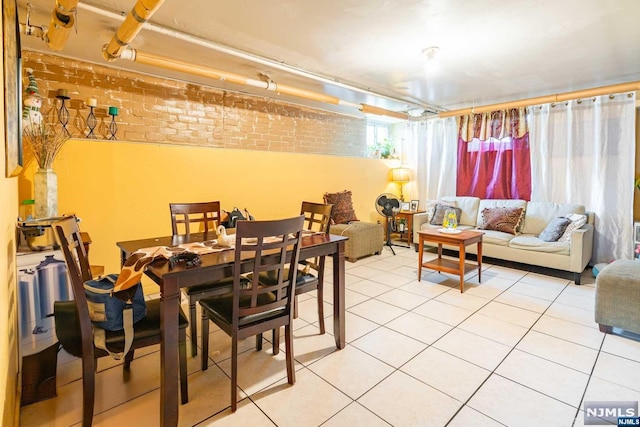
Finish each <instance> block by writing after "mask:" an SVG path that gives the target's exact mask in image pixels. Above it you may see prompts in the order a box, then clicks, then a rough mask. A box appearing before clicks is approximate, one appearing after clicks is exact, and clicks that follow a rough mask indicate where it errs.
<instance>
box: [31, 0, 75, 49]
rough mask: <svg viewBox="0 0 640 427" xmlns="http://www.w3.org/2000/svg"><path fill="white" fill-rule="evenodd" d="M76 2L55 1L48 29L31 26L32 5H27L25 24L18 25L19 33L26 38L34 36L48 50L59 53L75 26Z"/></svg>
mask: <svg viewBox="0 0 640 427" xmlns="http://www.w3.org/2000/svg"><path fill="white" fill-rule="evenodd" d="M77 6H78V0H56V6H55V8H54V9H53V12H52V13H51V22H50V24H49V27H45V26H37V25H31V11H32V9H33V5H31V4H30V3H28V4H27V20H26V23H24V24H20V31H21V32H22V33H23V34H25V35H27V36H35V37H37V38H39V39H42V40H43V41H45V42H46V43H47V46H49V48H50V49H52V50H56V51H60V50H62V49H63V48H64V46H65V45H66V44H67V40H69V34H70V33H71V29H72V28H73V27H74V26H75V25H76V13H77V11H78V9H77Z"/></svg>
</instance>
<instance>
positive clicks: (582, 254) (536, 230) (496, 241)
mask: <svg viewBox="0 0 640 427" xmlns="http://www.w3.org/2000/svg"><path fill="white" fill-rule="evenodd" d="M441 200H442V201H444V202H448V203H450V204H452V205H453V206H455V207H458V208H460V209H461V211H462V212H461V215H460V218H459V226H458V227H459V228H460V229H476V228H477V227H478V225H481V224H482V211H483V209H485V208H492V207H515V208H518V207H522V208H523V209H524V212H525V213H524V218H523V221H522V222H521V225H520V227H519V230H520V232H519V233H517V234H516V235H513V234H509V233H504V232H501V231H494V230H481V231H483V232H484V233H485V234H484V236H483V245H482V255H483V256H486V257H490V258H497V259H503V260H507V261H514V262H519V263H523V264H529V265H536V266H541V267H547V268H552V269H557V270H564V271H569V272H572V273H574V281H575V283H576V284H578V285H579V284H580V276H581V274H582V272H583V271H584V269H585V267H586V266H587V264H588V263H589V261H590V260H591V255H592V251H593V221H594V215H593V213H587V212H585V208H584V206H583V205H577V204H559V203H551V202H527V201H525V200H503V199H496V200H492V199H479V198H477V197H443V198H442V199H441ZM568 214H586V215H587V223H586V224H585V225H584V226H582V227H581V228H578V229H577V230H574V231H573V233H571V239H570V241H569V242H545V241H543V240H541V239H539V238H538V235H539V234H540V233H541V232H542V231H543V230H544V229H545V227H546V226H547V224H548V223H549V222H550V221H551V220H552V219H554V218H556V217H559V216H564V215H568ZM429 220H430V218H429V214H428V213H424V214H416V215H415V216H414V218H413V233H414V236H413V241H414V242H418V241H419V235H418V231H420V230H423V229H426V228H441V226H440V225H433V224H430V223H429ZM417 249H418V246H417V244H416V250H417ZM447 249H456V248H454V247H451V248H448V247H447ZM476 251H477V248H476V246H475V245H472V246H469V247H468V248H467V252H469V253H473V254H475V253H476Z"/></svg>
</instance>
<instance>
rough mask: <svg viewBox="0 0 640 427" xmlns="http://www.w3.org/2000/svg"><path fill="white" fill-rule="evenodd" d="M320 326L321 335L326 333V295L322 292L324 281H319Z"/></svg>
mask: <svg viewBox="0 0 640 427" xmlns="http://www.w3.org/2000/svg"><path fill="white" fill-rule="evenodd" d="M317 295H318V326H319V327H320V335H324V332H325V329H324V299H323V298H324V295H323V292H322V282H319V283H318V291H317Z"/></svg>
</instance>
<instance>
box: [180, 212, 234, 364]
mask: <svg viewBox="0 0 640 427" xmlns="http://www.w3.org/2000/svg"><path fill="white" fill-rule="evenodd" d="M169 211H170V212H171V232H172V234H173V235H174V236H177V235H181V234H190V233H210V234H211V239H215V238H216V236H217V234H216V229H217V228H218V226H219V225H220V218H221V216H220V202H219V201H215V202H198V203H169ZM232 283H233V279H232V278H228V279H223V280H220V281H215V282H210V283H204V284H202V285H196V286H188V287H184V288H182V291H183V292H184V293H185V295H186V296H187V298H188V299H189V321H190V322H191V326H190V331H191V356H193V357H195V356H197V355H198V345H197V344H198V325H197V323H198V322H197V320H196V303H197V302H198V300H200V298H203V297H206V296H208V295H213V294H216V293H218V294H219V293H221V292H223V293H224V292H228V291H230V290H231V284H232ZM225 286H226V287H227V288H226V290H225V288H224V287H225ZM221 288H222V290H221Z"/></svg>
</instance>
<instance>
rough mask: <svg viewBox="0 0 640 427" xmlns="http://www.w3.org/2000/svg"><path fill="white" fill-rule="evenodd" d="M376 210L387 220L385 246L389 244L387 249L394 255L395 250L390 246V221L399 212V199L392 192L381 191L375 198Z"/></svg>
mask: <svg viewBox="0 0 640 427" xmlns="http://www.w3.org/2000/svg"><path fill="white" fill-rule="evenodd" d="M376 210H377V211H378V213H379V214H380V215H382V216H384V217H385V221H386V222H387V242H386V243H385V246H389V249H391V252H392V253H393V254H394V255H395V254H396V252H395V251H394V250H393V247H392V246H391V223H392V222H393V218H394V217H395V216H396V214H397V213H398V212H400V200H398V198H397V197H396V196H394V195H393V194H389V193H383V194H381V195H379V196H378V197H377V198H376Z"/></svg>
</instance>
